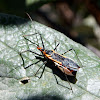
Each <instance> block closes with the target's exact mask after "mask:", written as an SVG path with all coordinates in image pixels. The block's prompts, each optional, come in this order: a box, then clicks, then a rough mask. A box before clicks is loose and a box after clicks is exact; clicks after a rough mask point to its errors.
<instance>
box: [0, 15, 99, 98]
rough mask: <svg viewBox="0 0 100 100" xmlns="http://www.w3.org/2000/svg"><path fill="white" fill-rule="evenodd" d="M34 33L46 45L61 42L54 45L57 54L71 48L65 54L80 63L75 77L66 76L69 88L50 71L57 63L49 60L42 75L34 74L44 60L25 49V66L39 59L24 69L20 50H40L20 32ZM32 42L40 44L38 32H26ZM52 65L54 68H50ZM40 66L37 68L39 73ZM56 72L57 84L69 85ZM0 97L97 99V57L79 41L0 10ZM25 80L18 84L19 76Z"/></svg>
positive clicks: (49, 47)
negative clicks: (39, 77) (54, 63)
mask: <svg viewBox="0 0 100 100" xmlns="http://www.w3.org/2000/svg"><path fill="white" fill-rule="evenodd" d="M34 33H40V34H42V38H43V41H44V45H45V48H46V49H53V48H55V41H56V43H60V45H59V46H58V48H57V52H58V53H59V54H62V53H64V52H65V51H67V50H69V49H70V48H73V49H74V50H75V51H76V53H77V56H78V58H79V59H80V61H81V63H82V64H81V63H80V62H79V61H78V59H77V57H76V56H75V53H74V52H73V51H70V52H68V53H66V54H65V56H66V57H69V58H71V59H73V60H74V62H75V63H77V64H78V65H80V66H81V68H80V69H79V71H78V72H77V75H76V82H73V80H74V81H75V77H68V79H69V81H70V82H71V83H70V85H71V86H72V89H73V93H72V90H70V89H67V88H65V87H62V86H60V85H58V84H56V80H55V77H54V75H53V73H52V71H53V70H54V69H56V71H57V72H58V71H59V70H58V69H57V67H55V66H53V65H52V64H51V63H50V64H51V65H50V64H47V65H46V66H47V67H46V69H45V71H44V73H43V76H42V78H41V79H38V78H37V77H35V76H34V74H35V73H36V71H37V70H38V68H39V67H40V66H41V65H42V64H43V59H40V58H38V59H37V58H35V54H32V53H29V52H25V53H23V54H22V56H23V58H24V60H25V66H27V65H29V64H31V63H35V62H36V61H38V60H39V59H40V60H41V61H40V62H38V63H35V64H33V66H31V67H29V68H27V69H24V67H23V66H22V59H21V57H20V55H19V52H22V51H25V50H27V49H31V50H32V51H34V52H36V53H39V54H40V52H39V51H38V50H37V48H36V46H35V45H33V44H32V43H30V42H28V41H27V40H25V39H24V38H23V35H29V34H34ZM26 37H27V38H28V39H30V40H31V41H32V42H34V43H37V38H38V43H39V44H40V46H42V43H41V39H40V37H39V35H37V37H36V35H32V36H26ZM48 66H50V67H52V66H53V67H54V68H49V67H48ZM41 72H42V69H41V70H40V71H39V72H38V74H37V75H38V76H39V75H40V74H41ZM57 72H56V73H55V75H56V77H57V79H58V81H59V83H60V84H62V85H64V86H66V87H69V88H70V85H69V83H68V82H67V81H64V80H63V79H62V73H61V72H59V73H60V74H59V75H58V74H57ZM0 76H1V77H0V100H55V99H57V100H71V99H72V100H85V99H86V100H99V99H100V58H98V57H97V56H96V55H95V54H94V53H92V52H91V51H90V50H88V49H87V48H85V47H83V46H82V45H80V44H78V43H76V42H74V41H72V40H71V39H69V38H68V37H66V36H65V35H63V34H62V33H60V32H58V31H56V30H54V29H51V28H49V27H47V26H44V25H42V24H40V23H37V22H31V21H29V22H28V21H27V20H25V19H22V18H19V17H16V16H11V15H6V14H0ZM22 79H23V80H25V79H26V80H28V81H26V84H21V80H22Z"/></svg>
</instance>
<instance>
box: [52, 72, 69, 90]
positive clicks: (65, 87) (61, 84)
mask: <svg viewBox="0 0 100 100" xmlns="http://www.w3.org/2000/svg"><path fill="white" fill-rule="evenodd" d="M53 75H54V77H55V79H56V83H57V84H58V85H60V86H62V87H65V88H67V89H69V90H71V89H70V88H68V87H66V86H64V85H62V84H60V83H59V82H58V80H57V77H56V75H55V74H53Z"/></svg>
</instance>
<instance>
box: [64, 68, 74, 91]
mask: <svg viewBox="0 0 100 100" xmlns="http://www.w3.org/2000/svg"><path fill="white" fill-rule="evenodd" d="M63 72H64V75H65V77H66V80H67V82H68V83H69V86H70V89H71V90H72V86H71V85H70V82H69V80H68V77H67V74H65V71H64V68H63ZM72 92H73V90H72Z"/></svg>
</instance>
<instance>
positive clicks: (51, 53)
mask: <svg viewBox="0 0 100 100" xmlns="http://www.w3.org/2000/svg"><path fill="white" fill-rule="evenodd" d="M28 16H29V15H28ZM29 18H30V16H29ZM30 19H31V18H30ZM36 34H39V33H36ZM36 34H31V35H36ZM39 35H40V39H41V42H42V46H43V47H40V46H39V44H37V43H34V42H32V41H31V40H29V39H28V38H26V36H30V35H24V36H23V37H24V39H25V40H27V41H29V42H31V43H32V44H33V45H35V46H36V47H37V49H38V50H39V51H41V53H42V55H41V54H38V53H36V52H34V51H32V50H26V51H23V52H27V51H28V52H31V53H33V54H36V55H38V56H42V57H44V58H46V60H51V61H52V62H53V63H54V64H55V66H57V67H58V68H59V69H60V70H61V71H62V72H63V73H64V74H65V76H66V79H67V81H68V83H69V80H68V78H67V75H69V76H75V75H76V72H77V71H78V69H79V68H80V66H78V65H77V64H76V63H75V62H74V61H73V60H71V59H69V58H67V57H65V56H63V55H64V54H65V53H67V52H68V51H71V50H74V49H70V50H68V51H66V52H64V53H63V54H58V53H57V52H55V50H56V49H57V47H58V46H59V44H57V45H56V46H55V48H54V49H53V50H46V49H45V46H44V42H43V40H42V36H41V34H39ZM20 56H21V58H22V61H23V66H24V65H25V63H24V59H23V57H22V55H21V53H20ZM46 63H47V61H45V62H44V63H43V65H45V64H46ZM32 65H33V64H30V65H28V66H27V67H25V69H26V68H28V67H30V66H32ZM43 65H42V66H41V67H40V68H39V69H38V70H37V72H36V73H35V76H36V74H37V73H38V71H39V70H40V69H41V68H42V67H43ZM44 70H45V66H44V67H43V71H42V73H41V75H40V77H39V78H41V77H42V75H43V72H44ZM55 78H56V77H55ZM56 81H57V78H56ZM57 84H59V83H58V81H57ZM60 85H61V84H60ZM69 85H70V84H69ZM62 86H63V85H62ZM64 87H65V86H64ZM70 87H71V85H70ZM71 90H72V87H71Z"/></svg>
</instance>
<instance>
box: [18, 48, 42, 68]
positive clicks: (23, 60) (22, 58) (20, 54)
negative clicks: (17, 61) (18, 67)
mask: <svg viewBox="0 0 100 100" xmlns="http://www.w3.org/2000/svg"><path fill="white" fill-rule="evenodd" d="M27 51H28V52H31V53H34V54H36V55H38V56H42V55H40V54H38V53H36V52H33V51H31V50H26V51H23V52H21V53H19V55H20V57H21V59H22V62H23V67H24V68H25V69H26V68H28V67H30V66H32V65H33V64H36V63H38V62H39V61H37V62H35V63H32V64H30V65H28V66H26V67H25V61H24V58H23V56H22V53H24V52H27Z"/></svg>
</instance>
